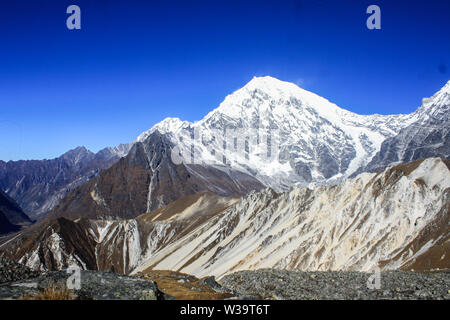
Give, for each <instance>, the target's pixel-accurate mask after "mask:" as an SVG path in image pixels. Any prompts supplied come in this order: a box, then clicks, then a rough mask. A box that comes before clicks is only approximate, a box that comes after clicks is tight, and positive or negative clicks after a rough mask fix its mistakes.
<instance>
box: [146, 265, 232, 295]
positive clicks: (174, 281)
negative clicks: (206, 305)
mask: <svg viewBox="0 0 450 320" xmlns="http://www.w3.org/2000/svg"><path fill="white" fill-rule="evenodd" d="M144 274H145V278H146V279H148V280H153V281H155V282H156V283H157V285H158V287H159V288H160V289H161V291H163V292H164V293H167V294H169V295H171V296H173V297H175V299H177V300H222V299H225V298H229V297H231V296H232V295H231V294H229V293H220V292H216V291H214V290H213V289H211V288H210V287H209V286H206V285H203V284H201V283H200V281H201V279H198V278H196V277H194V276H191V275H187V274H184V273H181V272H176V271H167V270H164V271H163V270H151V271H150V270H147V271H145V272H144ZM179 280H184V281H185V282H181V281H179Z"/></svg>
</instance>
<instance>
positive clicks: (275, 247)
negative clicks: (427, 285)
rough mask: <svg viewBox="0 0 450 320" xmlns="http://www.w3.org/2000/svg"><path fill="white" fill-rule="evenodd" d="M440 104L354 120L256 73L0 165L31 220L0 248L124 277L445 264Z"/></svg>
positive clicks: (446, 154)
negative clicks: (186, 106)
mask: <svg viewBox="0 0 450 320" xmlns="http://www.w3.org/2000/svg"><path fill="white" fill-rule="evenodd" d="M449 108H450V81H449V82H448V83H447V84H446V85H445V86H444V87H443V88H442V89H441V90H439V91H438V92H437V93H435V94H434V95H433V96H432V97H430V98H426V99H424V100H423V103H422V106H420V107H419V108H418V109H417V110H416V111H415V112H413V113H411V114H406V115H358V114H355V113H352V112H350V111H347V110H345V109H342V108H340V107H338V106H337V105H335V104H333V103H332V102H330V101H328V100H326V99H325V98H322V97H320V96H318V95H316V94H314V93H311V92H309V91H306V90H304V89H301V88H299V87H298V86H296V85H294V84H292V83H288V82H284V81H280V80H278V79H275V78H272V77H255V78H253V79H252V80H251V81H250V82H249V83H248V84H247V85H246V86H244V87H243V88H241V89H239V90H237V91H236V92H234V93H232V94H231V95H229V96H227V97H226V98H225V100H224V101H223V102H222V103H221V104H220V106H219V107H218V108H217V109H215V110H213V111H211V112H210V113H209V114H207V115H206V116H205V117H204V118H203V119H202V120H199V121H197V122H193V123H190V122H187V121H181V120H180V119H177V118H167V119H165V120H163V121H162V122H160V123H158V124H156V125H155V126H153V127H152V128H151V129H150V130H148V131H146V132H144V133H142V134H141V135H140V136H139V137H138V138H137V139H136V140H135V141H134V142H132V143H129V144H127V145H122V146H119V147H117V148H108V149H105V150H102V151H100V152H99V153H97V154H94V153H92V152H90V151H88V150H86V149H84V148H77V149H75V150H73V151H71V152H69V153H67V154H65V155H63V156H62V157H60V158H57V159H53V160H42V161H18V162H6V163H5V162H0V188H3V189H4V190H5V192H6V193H7V194H8V196H9V197H11V198H14V199H15V200H16V201H17V202H18V203H19V204H20V205H21V206H22V207H23V208H24V211H25V212H26V213H28V214H29V215H30V217H31V218H32V219H36V218H38V219H39V221H38V222H37V223H36V224H34V225H33V226H31V227H29V228H27V229H26V230H25V231H22V232H21V233H20V234H18V235H17V237H16V238H14V239H12V240H11V241H9V242H8V243H7V244H4V245H3V246H2V247H0V250H1V251H2V254H4V255H7V256H8V257H10V258H12V259H14V260H17V261H20V262H23V263H25V264H26V265H28V266H30V267H32V268H34V269H40V270H47V269H51V270H54V269H62V268H65V267H68V266H71V265H77V266H80V267H82V268H85V269H100V270H114V271H116V272H121V273H127V274H128V273H137V272H142V271H146V270H152V269H170V270H176V271H183V272H188V273H191V274H194V275H196V276H204V275H216V276H223V275H225V274H228V273H230V272H232V271H237V270H245V269H256V268H263V267H273V268H281V269H299V270H361V271H368V270H372V269H373V268H376V267H379V268H383V269H386V270H390V269H399V268H402V269H406V270H412V269H414V270H428V271H429V270H435V269H438V270H445V269H448V268H449V267H450V265H449V263H450V262H449V261H448V258H447V256H446V250H447V249H446V248H448V246H449V238H448V236H449V230H448V223H449V213H450V212H449V211H450V202H449V199H450V198H449V196H450V194H449V192H450V185H448V182H449V181H450V176H449V162H448V161H447V160H448V159H449V158H450V144H449V141H450V139H449V127H450V121H449V114H450V113H449Z"/></svg>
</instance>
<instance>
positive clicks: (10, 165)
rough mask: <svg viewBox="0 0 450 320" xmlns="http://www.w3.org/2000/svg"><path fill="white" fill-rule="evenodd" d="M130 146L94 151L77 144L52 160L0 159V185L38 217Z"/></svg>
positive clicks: (34, 216) (24, 207)
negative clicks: (74, 147) (76, 146)
mask: <svg viewBox="0 0 450 320" xmlns="http://www.w3.org/2000/svg"><path fill="white" fill-rule="evenodd" d="M130 147H131V145H120V146H118V147H115V148H105V149H103V150H101V151H99V152H98V153H96V154H95V153H93V152H91V151H89V150H87V149H86V148H85V147H78V148H76V149H73V150H70V151H68V152H66V153H65V154H63V155H62V156H60V157H58V158H55V159H51V160H21V161H8V162H4V161H1V160H0V189H1V190H4V191H5V192H6V193H7V194H8V195H9V196H10V197H12V198H14V200H15V201H17V203H18V204H19V205H20V206H21V207H22V208H23V210H24V211H25V212H26V213H27V214H28V215H29V216H30V217H31V218H32V219H39V218H40V217H42V215H44V214H45V213H47V212H48V211H50V210H51V209H52V208H53V207H54V206H55V205H56V204H57V203H58V202H59V201H60V200H61V199H62V198H63V197H64V196H65V195H66V194H67V192H69V191H70V190H73V189H74V188H76V187H77V186H80V185H82V184H84V183H85V182H86V181H88V180H89V179H91V178H92V177H94V176H96V175H97V174H98V173H99V171H100V170H102V169H106V168H109V167H110V166H111V165H112V164H114V163H115V162H117V161H118V160H119V159H120V158H121V157H122V156H123V155H124V154H126V153H127V152H128V150H129V148H130Z"/></svg>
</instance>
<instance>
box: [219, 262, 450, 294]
mask: <svg viewBox="0 0 450 320" xmlns="http://www.w3.org/2000/svg"><path fill="white" fill-rule="evenodd" d="M372 275H373V274H371V273H363V272H297V271H286V270H273V269H263V270H257V271H240V272H236V273H233V274H230V275H227V276H225V277H223V278H222V279H220V281H218V282H219V284H220V285H222V286H223V287H224V288H227V289H229V290H232V291H234V292H236V293H238V294H240V295H243V296H245V295H250V296H259V297H261V298H263V299H289V300H321V299H325V300H329V299H332V300H341V299H346V300H347V299H351V300H353V299H363V300H374V299H377V300H378V299H389V300H391V299H394V300H396V299H402V300H403V299H414V300H422V299H436V300H442V299H445V300H450V273H448V272H445V273H415V272H404V271H393V272H381V274H380V287H379V289H376V288H375V289H369V288H368V287H367V281H368V279H369V278H370V277H371V276H372Z"/></svg>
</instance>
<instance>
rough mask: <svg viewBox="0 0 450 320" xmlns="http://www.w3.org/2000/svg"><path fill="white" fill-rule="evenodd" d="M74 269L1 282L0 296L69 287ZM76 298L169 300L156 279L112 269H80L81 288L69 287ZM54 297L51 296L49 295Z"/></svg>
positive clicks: (30, 295) (13, 296)
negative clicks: (132, 275)
mask: <svg viewBox="0 0 450 320" xmlns="http://www.w3.org/2000/svg"><path fill="white" fill-rule="evenodd" d="M70 275H71V273H68V272H66V271H65V270H64V271H54V272H47V273H43V274H41V275H40V276H38V277H36V278H31V279H27V280H21V281H15V282H9V283H5V284H0V300H5V299H6V300H11V299H27V300H33V299H37V297H39V296H40V295H42V292H44V290H46V289H48V288H56V289H57V290H61V289H67V282H68V278H69V276H70ZM68 289H69V290H70V292H71V297H70V298H71V299H73V300H166V299H172V297H170V296H169V295H166V294H164V293H163V292H161V291H160V290H159V288H158V286H157V284H156V283H155V282H154V281H149V280H146V279H143V278H139V277H128V276H123V275H119V274H115V273H113V272H99V271H81V272H80V287H79V289H77V288H75V289H71V288H68ZM50 298H51V297H50Z"/></svg>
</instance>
